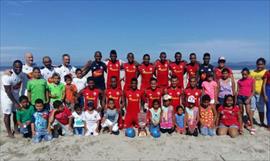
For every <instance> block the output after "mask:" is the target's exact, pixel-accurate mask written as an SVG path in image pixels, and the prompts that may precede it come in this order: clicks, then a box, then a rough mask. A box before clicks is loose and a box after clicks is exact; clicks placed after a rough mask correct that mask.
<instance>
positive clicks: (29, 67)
mask: <svg viewBox="0 0 270 161" xmlns="http://www.w3.org/2000/svg"><path fill="white" fill-rule="evenodd" d="M24 58H25V64H24V65H23V67H22V72H24V73H25V74H27V75H28V77H29V79H31V78H32V75H31V73H32V71H33V68H34V67H37V64H36V63H34V57H33V54H32V53H30V52H27V53H25V54H24Z"/></svg>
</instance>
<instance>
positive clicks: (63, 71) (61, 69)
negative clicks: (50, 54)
mask: <svg viewBox="0 0 270 161" xmlns="http://www.w3.org/2000/svg"><path fill="white" fill-rule="evenodd" d="M75 71H76V67H74V66H71V65H68V66H64V65H63V64H62V65H60V66H58V67H57V68H55V72H57V73H58V74H60V77H61V82H65V79H64V77H65V75H67V74H71V75H72V76H73V77H75Z"/></svg>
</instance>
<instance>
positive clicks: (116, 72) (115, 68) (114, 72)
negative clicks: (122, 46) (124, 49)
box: [107, 60, 121, 88]
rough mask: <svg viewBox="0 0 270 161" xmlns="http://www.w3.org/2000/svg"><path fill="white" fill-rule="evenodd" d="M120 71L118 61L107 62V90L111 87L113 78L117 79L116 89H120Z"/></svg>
mask: <svg viewBox="0 0 270 161" xmlns="http://www.w3.org/2000/svg"><path fill="white" fill-rule="evenodd" d="M120 70H121V63H120V61H119V60H116V62H115V63H113V62H112V61H111V60H109V61H108V64H107V71H108V72H107V88H110V85H111V77H112V76H115V77H116V78H117V81H118V82H117V88H121V83H120V82H121V81H120Z"/></svg>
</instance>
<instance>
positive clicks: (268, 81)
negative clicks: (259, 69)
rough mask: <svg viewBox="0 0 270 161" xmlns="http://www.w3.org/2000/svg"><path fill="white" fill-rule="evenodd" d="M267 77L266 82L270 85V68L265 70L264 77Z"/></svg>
mask: <svg viewBox="0 0 270 161" xmlns="http://www.w3.org/2000/svg"><path fill="white" fill-rule="evenodd" d="M265 78H266V84H267V85H270V70H268V71H267V72H265V74H264V76H263V79H265Z"/></svg>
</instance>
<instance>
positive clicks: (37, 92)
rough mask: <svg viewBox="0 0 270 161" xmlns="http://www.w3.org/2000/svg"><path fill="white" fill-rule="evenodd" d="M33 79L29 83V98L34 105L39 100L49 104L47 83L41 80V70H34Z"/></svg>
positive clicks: (35, 68) (36, 68)
mask: <svg viewBox="0 0 270 161" xmlns="http://www.w3.org/2000/svg"><path fill="white" fill-rule="evenodd" d="M32 73H33V74H32V75H33V78H32V79H31V80H29V81H28V82H27V96H28V99H29V101H30V102H31V104H32V105H34V104H35V101H36V100H37V99H42V101H43V102H45V103H47V101H48V100H49V98H48V97H49V95H48V86H47V81H46V80H45V79H42V78H41V74H40V69H39V68H38V67H34V68H33V72H32Z"/></svg>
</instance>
